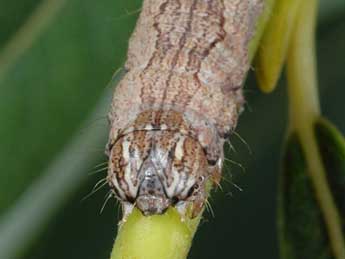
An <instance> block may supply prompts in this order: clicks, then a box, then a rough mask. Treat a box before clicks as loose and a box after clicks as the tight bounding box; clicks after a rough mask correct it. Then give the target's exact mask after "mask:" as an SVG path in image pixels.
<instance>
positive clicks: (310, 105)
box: [287, 0, 345, 259]
mask: <svg viewBox="0 0 345 259" xmlns="http://www.w3.org/2000/svg"><path fill="white" fill-rule="evenodd" d="M316 11H317V1H316V0H308V1H303V3H302V4H301V6H300V10H299V14H298V18H297V21H296V24H295V31H294V32H293V35H292V39H291V45H290V47H289V53H288V60H287V77H288V85H289V88H288V94H289V114H290V132H291V131H296V132H297V134H298V135H299V137H300V139H301V143H302V146H303V150H304V153H305V156H306V160H307V164H308V168H309V170H308V173H309V174H310V177H311V180H312V183H313V186H314V189H315V193H316V198H317V199H318V202H319V204H320V207H321V210H322V213H323V216H324V219H325V222H326V226H327V230H328V233H329V238H330V241H331V244H332V249H333V252H334V254H335V256H336V258H337V259H344V258H345V241H344V238H343V234H342V231H341V229H342V228H341V221H340V217H339V214H338V212H337V209H336V206H335V203H334V200H333V198H332V195H331V192H330V190H329V186H328V185H327V179H326V174H325V168H324V166H323V163H322V160H321V156H320V152H319V150H318V146H317V143H316V138H315V136H314V129H313V127H314V122H315V120H316V119H317V118H318V117H319V115H320V108H319V99H318V91H317V80H316V60H315V59H316V58H315V46H314V42H315V41H314V35H315V31H314V30H315V23H316Z"/></svg>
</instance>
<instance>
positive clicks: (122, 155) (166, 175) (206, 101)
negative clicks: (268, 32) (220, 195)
mask: <svg viewBox="0 0 345 259" xmlns="http://www.w3.org/2000/svg"><path fill="white" fill-rule="evenodd" d="M262 5H263V3H262V0H144V1H143V7H142V11H141V14H140V17H139V19H138V22H137V25H136V28H135V30H134V32H133V34H132V36H131V38H130V41H129V49H128V56H127V62H126V65H125V68H126V74H125V76H124V78H123V79H122V80H121V81H120V83H119V84H118V86H117V88H116V90H115V93H114V96H113V102H112V107H111V111H110V113H109V119H110V124H111V130H110V134H109V141H108V144H107V154H108V155H109V166H108V176H107V181H108V183H109V185H110V187H111V189H112V191H113V192H114V194H115V196H116V197H117V198H118V199H119V200H120V201H121V203H122V205H123V210H124V218H126V216H127V215H128V214H129V213H130V212H131V210H132V209H133V207H134V206H136V207H137V208H138V209H140V210H141V211H142V213H143V214H144V215H152V214H161V213H164V211H165V210H166V209H167V208H168V207H170V206H174V207H176V208H177V209H178V211H179V212H180V213H181V215H184V213H185V212H186V208H187V207H188V206H191V207H192V215H191V217H195V216H196V215H198V214H199V213H200V211H201V209H202V208H203V205H204V202H205V199H206V198H207V197H206V196H207V194H206V190H205V188H206V183H207V182H208V181H213V182H214V183H218V182H219V179H220V174H221V170H222V165H223V144H224V142H225V139H226V138H227V137H228V136H229V134H231V132H232V131H233V130H234V128H235V127H236V123H237V120H238V116H239V114H240V112H241V110H242V106H243V103H244V97H243V93H242V85H243V81H244V78H245V76H246V73H247V71H248V69H249V61H248V44H249V41H250V39H251V37H252V34H253V31H254V29H255V22H256V20H257V19H256V18H257V17H258V16H259V14H260V12H261V10H262Z"/></svg>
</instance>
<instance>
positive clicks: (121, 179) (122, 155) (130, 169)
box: [107, 130, 210, 219]
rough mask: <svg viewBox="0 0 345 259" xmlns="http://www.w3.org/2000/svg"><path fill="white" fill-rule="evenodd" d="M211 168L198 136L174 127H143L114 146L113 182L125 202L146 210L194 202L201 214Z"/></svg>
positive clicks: (127, 207)
mask: <svg viewBox="0 0 345 259" xmlns="http://www.w3.org/2000/svg"><path fill="white" fill-rule="evenodd" d="M209 176H210V167H209V165H208V162H207V158H206V155H205V152H204V150H203V148H202V147H201V145H200V144H199V143H198V141H197V140H195V139H193V138H191V137H189V136H186V135H183V134H181V133H179V132H178V131H170V130H137V131H132V132H130V133H127V134H125V135H123V136H122V137H120V138H119V139H117V141H116V142H115V143H114V145H113V146H112V147H111V149H110V150H109V169H108V177H107V180H108V183H109V185H110V187H111V189H112V191H113V192H114V194H115V196H116V197H117V198H118V199H119V200H120V201H121V203H122V204H123V206H124V219H126V217H127V215H128V214H129V213H130V211H131V209H132V208H133V207H137V208H138V209H139V210H140V211H141V212H142V213H143V214H144V215H153V214H162V213H164V212H165V211H166V210H167V208H169V207H170V206H175V207H176V208H177V209H178V210H179V211H180V213H181V214H183V213H184V212H185V209H186V207H187V205H192V217H194V216H196V215H198V214H199V212H200V211H201V209H202V207H203V204H204V201H205V199H206V193H205V183H206V180H207V179H208V178H209Z"/></svg>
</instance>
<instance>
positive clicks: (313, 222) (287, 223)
mask: <svg viewBox="0 0 345 259" xmlns="http://www.w3.org/2000/svg"><path fill="white" fill-rule="evenodd" d="M279 192H280V194H279V196H280V199H279V206H280V207H279V214H278V217H279V218H278V220H279V221H278V222H279V233H280V237H281V239H280V245H281V258H282V259H294V258H315V259H326V258H333V257H332V255H331V250H330V245H329V243H328V238H327V232H326V228H325V223H324V221H323V219H322V214H321V211H320V208H319V206H318V204H317V201H316V198H315V194H314V191H313V187H312V183H311V181H310V178H309V176H308V173H307V164H306V161H305V157H304V154H303V150H302V146H301V143H300V140H299V138H298V136H297V135H296V134H292V135H291V136H290V137H289V138H288V140H287V145H286V151H285V154H284V156H283V172H282V176H281V183H280V188H279Z"/></svg>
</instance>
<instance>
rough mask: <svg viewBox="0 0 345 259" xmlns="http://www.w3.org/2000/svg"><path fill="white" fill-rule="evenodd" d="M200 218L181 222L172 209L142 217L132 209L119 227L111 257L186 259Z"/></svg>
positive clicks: (120, 258)
mask: <svg viewBox="0 0 345 259" xmlns="http://www.w3.org/2000/svg"><path fill="white" fill-rule="evenodd" d="M200 218H201V215H200V216H198V217H197V218H195V219H193V220H191V219H186V220H185V221H181V217H180V215H179V213H178V212H177V211H176V210H175V209H173V208H170V209H169V210H168V211H167V212H166V213H165V214H164V215H155V216H149V217H145V216H143V215H142V214H141V212H140V211H138V210H137V209H135V210H134V212H133V213H131V215H130V216H129V217H128V219H127V222H126V223H125V224H123V225H122V226H121V227H120V229H119V232H118V235H117V238H116V242H115V245H114V249H113V252H112V254H111V259H132V258H133V259H134V258H135V259H137V258H138V259H163V258H164V259H185V258H187V254H188V251H189V249H190V246H191V243H192V239H193V236H194V233H195V231H196V229H197V226H198V224H199V221H200Z"/></svg>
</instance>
